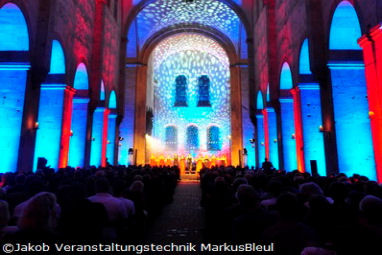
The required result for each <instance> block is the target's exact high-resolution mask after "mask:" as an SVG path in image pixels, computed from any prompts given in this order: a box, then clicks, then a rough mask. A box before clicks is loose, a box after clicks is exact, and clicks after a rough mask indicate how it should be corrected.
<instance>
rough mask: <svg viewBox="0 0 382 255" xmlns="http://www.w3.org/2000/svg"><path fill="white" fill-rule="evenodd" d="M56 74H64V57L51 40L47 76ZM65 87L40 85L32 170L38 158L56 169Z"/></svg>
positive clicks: (57, 44) (34, 168)
mask: <svg viewBox="0 0 382 255" xmlns="http://www.w3.org/2000/svg"><path fill="white" fill-rule="evenodd" d="M57 74H60V75H63V74H65V55H64V52H63V50H62V47H61V44H60V43H59V42H58V41H56V40H53V41H52V55H51V61H50V69H49V75H57ZM49 77H50V76H48V79H49ZM65 87H66V84H64V83H61V84H41V88H40V101H39V112H38V118H37V119H38V123H39V128H38V130H37V134H36V145H35V154H34V163H33V170H36V169H37V160H38V158H39V157H44V158H46V159H47V160H48V163H47V165H49V166H50V167H52V168H54V169H57V167H58V160H59V159H58V157H59V153H60V139H61V127H62V115H63V107H64V90H65Z"/></svg>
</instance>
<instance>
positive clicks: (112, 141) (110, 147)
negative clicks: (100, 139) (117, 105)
mask: <svg viewBox="0 0 382 255" xmlns="http://www.w3.org/2000/svg"><path fill="white" fill-rule="evenodd" d="M116 124H117V113H116V112H115V111H113V110H111V111H110V113H109V115H108V127H107V145H106V158H107V161H108V162H109V163H110V164H112V165H115V164H117V162H116V157H115V155H116V153H115V152H116V148H117V146H116V144H117V142H118V141H117V139H116V132H117V130H116ZM105 163H106V162H105Z"/></svg>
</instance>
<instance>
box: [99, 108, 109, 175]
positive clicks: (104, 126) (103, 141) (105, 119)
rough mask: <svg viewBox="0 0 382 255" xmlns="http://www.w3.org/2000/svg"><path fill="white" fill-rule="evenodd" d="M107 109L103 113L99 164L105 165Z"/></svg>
mask: <svg viewBox="0 0 382 255" xmlns="http://www.w3.org/2000/svg"><path fill="white" fill-rule="evenodd" d="M109 113H110V110H109V109H105V111H104V113H103V129H102V152H101V166H102V167H105V166H106V147H107V129H108V125H109Z"/></svg>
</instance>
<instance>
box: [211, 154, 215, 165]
mask: <svg viewBox="0 0 382 255" xmlns="http://www.w3.org/2000/svg"><path fill="white" fill-rule="evenodd" d="M215 166H216V157H215V155H213V156H212V158H211V168H212V167H215Z"/></svg>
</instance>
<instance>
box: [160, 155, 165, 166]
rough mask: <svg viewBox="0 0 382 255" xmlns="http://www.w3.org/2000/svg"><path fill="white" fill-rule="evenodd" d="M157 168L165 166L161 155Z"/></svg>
mask: <svg viewBox="0 0 382 255" xmlns="http://www.w3.org/2000/svg"><path fill="white" fill-rule="evenodd" d="M159 166H160V167H164V166H165V163H164V156H163V155H161V156H160V157H159Z"/></svg>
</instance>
